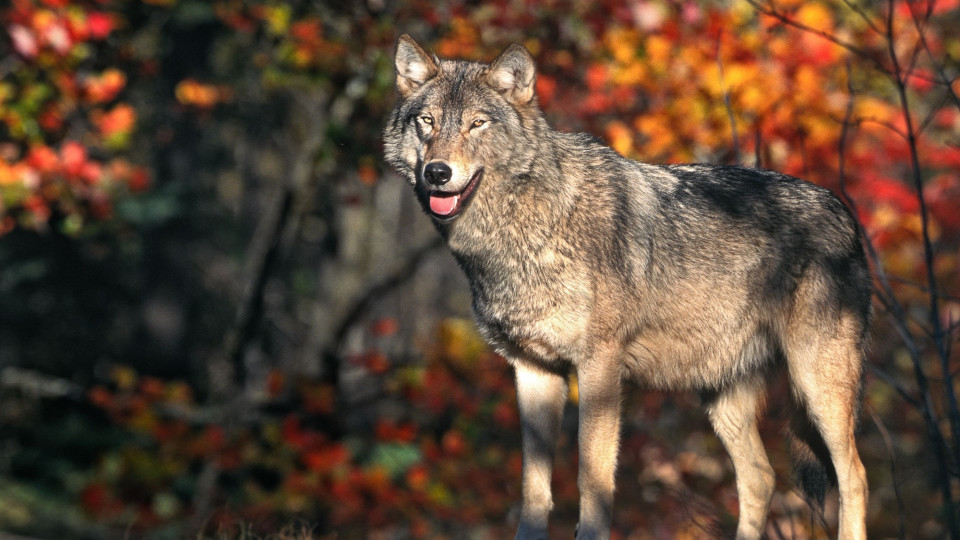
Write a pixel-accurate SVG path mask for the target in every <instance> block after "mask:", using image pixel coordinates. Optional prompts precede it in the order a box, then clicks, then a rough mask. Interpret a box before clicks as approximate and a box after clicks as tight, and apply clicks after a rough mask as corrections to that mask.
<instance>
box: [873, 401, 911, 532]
mask: <svg viewBox="0 0 960 540" xmlns="http://www.w3.org/2000/svg"><path fill="white" fill-rule="evenodd" d="M867 412H868V413H870V418H871V419H872V420H873V423H874V425H876V426H877V431H879V432H880V436H881V437H882V438H883V444H884V446H886V448H887V455H888V456H890V477H891V478H893V495H894V497H896V499H897V508H898V509H899V516H898V517H899V518H900V538H906V537H907V523H906V519H905V518H904V516H906V515H907V507H906V505H904V504H903V495H902V494H901V493H900V481H899V479H898V478H897V457H896V454H895V452H894V449H893V439H892V438H891V437H890V432H889V431H887V427H886V426H884V425H883V420H882V419H881V418H880V417H879V416H877V412H876V411H874V410H873V407H867Z"/></svg>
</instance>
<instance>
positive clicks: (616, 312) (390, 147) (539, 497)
mask: <svg viewBox="0 0 960 540" xmlns="http://www.w3.org/2000/svg"><path fill="white" fill-rule="evenodd" d="M396 68H397V88H398V90H399V94H400V100H399V102H398V103H397V105H396V108H395V109H394V111H393V113H392V114H391V116H390V118H389V119H388V122H387V126H386V129H385V131H384V142H385V154H386V159H387V161H388V162H389V163H390V164H391V165H393V166H394V167H395V168H396V169H397V170H398V171H399V172H400V173H401V174H402V175H403V176H404V177H405V178H406V179H407V180H408V181H409V182H410V184H411V185H412V186H413V188H414V191H415V193H416V194H417V197H418V198H419V200H420V201H421V203H422V204H423V206H424V209H425V211H426V212H427V213H428V214H429V215H430V216H431V217H432V218H433V221H434V224H435V225H436V227H437V229H438V230H439V231H440V233H441V234H442V235H443V236H444V238H445V239H446V241H447V243H448V245H449V247H450V250H451V251H452V252H453V254H454V256H455V257H456V259H457V261H458V262H459V263H460V265H461V267H462V268H463V270H464V271H465V272H466V275H467V277H468V278H469V280H470V284H471V287H472V290H473V306H474V312H475V315H476V319H477V323H478V325H479V327H480V329H481V331H482V332H483V334H484V336H485V337H486V339H487V340H489V342H490V343H491V345H492V346H494V347H495V348H496V349H497V350H498V351H499V352H500V353H502V354H503V355H504V356H505V357H506V358H507V359H508V360H509V361H510V362H511V363H512V364H513V366H514V367H515V370H516V382H517V396H518V403H519V408H520V415H521V419H522V425H523V428H522V429H523V454H524V463H523V506H522V510H521V518H520V524H519V530H518V531H517V538H545V537H546V531H547V516H548V513H549V512H550V509H551V507H552V498H551V494H550V475H551V467H552V462H553V453H554V441H555V438H556V435H557V430H558V426H559V420H560V416H561V412H562V409H563V404H564V400H565V398H566V395H567V391H566V380H567V379H566V377H567V375H568V373H569V372H570V371H571V370H572V371H574V372H576V374H577V378H578V384H579V393H580V432H579V448H580V471H579V481H578V483H579V487H580V501H581V504H580V523H579V529H578V538H581V539H583V538H589V539H594V538H608V536H609V529H610V521H611V512H612V504H613V490H614V470H615V467H616V459H617V445H618V437H619V430H620V427H619V422H620V410H619V407H620V390H621V378H622V377H630V378H633V379H635V380H636V381H638V382H640V383H641V384H644V385H647V386H649V387H653V388H661V389H681V390H693V391H697V392H699V393H700V394H701V395H702V396H704V398H705V402H706V404H707V412H708V414H709V418H710V421H711V422H712V424H713V426H714V428H715V430H716V432H717V435H718V436H719V438H720V439H721V441H722V442H723V444H724V446H725V447H726V448H727V450H728V452H729V453H730V456H731V458H732V460H733V465H734V468H735V471H736V480H737V491H738V494H739V497H740V517H739V524H738V527H737V538H743V539H745V538H760V536H761V535H762V534H763V531H764V529H765V523H766V513H767V507H768V504H769V499H770V496H771V493H772V491H773V487H774V474H773V469H772V468H771V467H770V464H769V462H768V460H767V457H766V453H765V451H764V449H763V447H762V445H761V440H760V435H759V432H758V430H757V425H756V421H757V415H758V413H759V412H760V411H759V408H760V406H761V401H762V397H763V393H764V389H765V385H766V381H767V378H768V375H769V374H770V373H771V372H774V371H777V370H781V371H782V370H785V371H786V372H787V373H788V375H789V379H790V381H791V385H792V389H793V394H794V395H795V397H796V401H797V402H798V403H799V404H800V405H801V406H800V407H799V414H800V415H803V416H801V421H800V425H809V426H813V429H806V430H800V432H799V433H798V434H797V438H796V444H795V446H797V447H798V448H799V452H798V453H797V454H798V456H801V457H803V456H806V457H808V458H810V459H812V460H813V461H812V462H811V463H810V464H807V465H805V466H804V467H802V469H803V470H807V471H811V470H812V471H814V473H817V471H823V470H830V471H831V472H835V477H836V479H837V481H838V484H839V488H840V527H839V528H840V530H839V535H840V537H841V538H845V539H853V538H855V539H862V538H865V530H864V514H865V508H866V498H867V485H866V478H865V475H864V469H863V465H862V464H861V462H860V459H859V457H858V455H857V450H856V447H855V442H854V426H855V423H856V416H857V409H858V405H857V403H858V396H859V389H860V386H861V373H862V367H861V364H862V359H863V352H862V347H863V343H864V340H865V336H866V332H867V327H868V319H869V312H870V277H869V274H868V269H867V263H866V259H865V257H864V253H863V249H862V247H861V245H860V241H859V236H858V228H857V223H856V221H855V220H854V218H853V217H852V216H851V214H850V212H849V211H848V210H847V208H846V207H845V206H844V205H843V204H842V203H841V202H840V201H839V200H838V199H837V198H836V197H835V196H833V195H832V194H831V193H830V192H829V191H827V190H826V189H823V188H820V187H817V186H815V185H813V184H809V183H807V182H803V181H801V180H798V179H796V178H792V177H788V176H785V175H782V174H778V173H775V172H770V171H764V170H756V169H747V168H741V167H716V166H708V165H678V166H658V165H648V164H644V163H638V162H635V161H631V160H628V159H625V158H623V157H622V156H620V155H618V154H617V153H616V152H614V151H613V150H611V149H610V148H607V147H606V146H603V145H602V144H601V143H600V142H598V141H597V140H596V139H595V138H593V137H591V136H589V135H584V134H571V133H561V132H557V131H554V130H553V129H551V128H550V126H549V125H547V122H546V121H545V120H544V117H543V115H542V113H541V111H540V109H539V107H538V106H537V102H536V97H535V94H534V81H535V69H534V64H533V59H532V57H531V56H530V54H529V53H528V52H527V51H526V49H524V48H523V47H521V46H519V45H513V46H511V47H510V48H508V49H507V50H506V51H504V52H503V53H502V54H501V55H500V56H499V57H497V59H495V60H494V61H493V62H492V63H491V64H482V63H473V62H464V61H454V60H446V59H439V58H437V57H435V56H431V55H429V54H427V53H426V52H425V51H424V50H423V49H422V48H421V47H420V46H419V45H417V43H416V42H414V40H413V39H411V38H410V37H409V36H406V35H404V36H402V37H401V38H400V40H399V42H398V44H397V52H396ZM823 448H826V449H828V451H829V454H828V456H829V458H830V459H832V465H833V467H830V465H829V464H825V463H820V462H819V461H816V458H818V457H821V458H822V457H825V453H824V452H822V451H819V452H818V451H816V450H817V449H823ZM825 466H826V467H827V468H829V469H825V468H824V467H825ZM818 474H819V476H818ZM818 474H813V475H812V476H811V475H807V478H808V479H809V478H818V477H819V478H826V476H825V475H823V474H822V473H818Z"/></svg>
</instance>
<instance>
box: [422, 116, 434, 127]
mask: <svg viewBox="0 0 960 540" xmlns="http://www.w3.org/2000/svg"><path fill="white" fill-rule="evenodd" d="M420 122H422V123H423V125H425V126H432V125H433V117H431V116H427V115H423V116H421V117H420Z"/></svg>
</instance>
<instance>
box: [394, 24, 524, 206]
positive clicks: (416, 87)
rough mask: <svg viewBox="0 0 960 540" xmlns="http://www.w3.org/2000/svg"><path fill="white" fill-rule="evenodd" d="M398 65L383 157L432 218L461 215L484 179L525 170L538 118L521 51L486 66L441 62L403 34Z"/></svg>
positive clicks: (514, 50)
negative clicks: (396, 95) (394, 102)
mask: <svg viewBox="0 0 960 540" xmlns="http://www.w3.org/2000/svg"><path fill="white" fill-rule="evenodd" d="M395 64H396V70H397V90H398V92H399V94H400V100H399V102H398V103H397V105H396V108H395V109H394V110H393V114H392V115H391V117H390V119H389V121H388V122H387V126H386V129H385V130H384V150H385V156H386V160H387V161H388V162H389V163H390V164H391V165H393V166H394V167H395V168H396V169H397V171H398V172H400V174H402V175H403V176H404V177H405V178H406V179H407V180H408V181H409V182H410V183H411V184H412V185H413V186H414V188H415V190H416V192H417V196H418V198H419V199H420V202H421V203H422V204H423V206H424V209H425V210H426V211H427V213H428V214H429V215H430V216H431V217H433V218H434V220H436V221H437V222H438V223H448V222H450V221H452V220H453V219H454V218H456V217H457V216H459V215H461V213H463V212H464V210H465V209H466V208H467V207H468V205H469V204H470V203H471V200H472V199H474V198H475V196H476V194H477V191H478V187H479V186H480V185H481V184H493V183H497V182H505V181H509V179H510V178H516V177H520V176H523V175H524V173H525V172H526V171H527V170H528V169H529V167H530V162H531V161H532V158H531V156H530V153H531V152H532V150H531V148H532V146H533V145H532V144H531V143H534V142H535V141H532V140H531V139H532V137H531V132H532V130H533V126H534V124H535V123H536V121H537V119H540V118H542V116H541V115H540V110H539V108H538V107H537V104H536V98H535V93H534V82H535V79H536V71H535V68H534V63H533V57H531V56H530V53H529V52H527V50H526V49H525V48H523V47H522V46H520V45H516V44H514V45H511V46H510V47H508V48H507V49H506V50H505V51H504V52H503V53H501V54H500V56H498V57H497V58H496V59H495V60H494V61H493V62H491V63H490V64H481V63H475V62H465V61H457V60H446V59H440V58H438V57H436V56H433V55H430V54H427V52H426V51H424V50H423V48H421V47H420V46H419V45H418V44H417V43H416V42H415V41H414V40H413V38H411V37H410V36H408V35H406V34H404V35H403V36H400V39H399V41H398V42H397V52H396V57H395ZM490 187H492V186H489V185H488V186H487V187H485V188H484V189H485V190H486V189H489V188H490Z"/></svg>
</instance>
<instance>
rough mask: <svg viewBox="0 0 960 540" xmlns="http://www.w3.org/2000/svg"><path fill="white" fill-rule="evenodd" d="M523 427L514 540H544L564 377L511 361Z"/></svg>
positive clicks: (563, 391) (564, 382) (550, 497)
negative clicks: (520, 488)
mask: <svg viewBox="0 0 960 540" xmlns="http://www.w3.org/2000/svg"><path fill="white" fill-rule="evenodd" d="M514 367H515V368H516V378H517V404H518V406H519V408H520V423H521V425H522V429H523V507H522V509H521V511H520V526H519V528H518V529H517V536H516V539H517V540H546V538H547V518H548V516H549V514H550V510H551V509H552V508H553V497H552V495H551V493H550V475H551V473H552V470H553V456H554V450H555V449H556V441H557V432H558V430H559V429H560V418H561V416H562V415H563V404H564V403H565V402H566V399H567V380H566V377H563V376H561V375H558V374H556V373H551V372H548V371H543V370H541V369H539V368H537V367H536V366H531V365H528V364H526V363H524V362H522V361H517V362H514Z"/></svg>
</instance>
